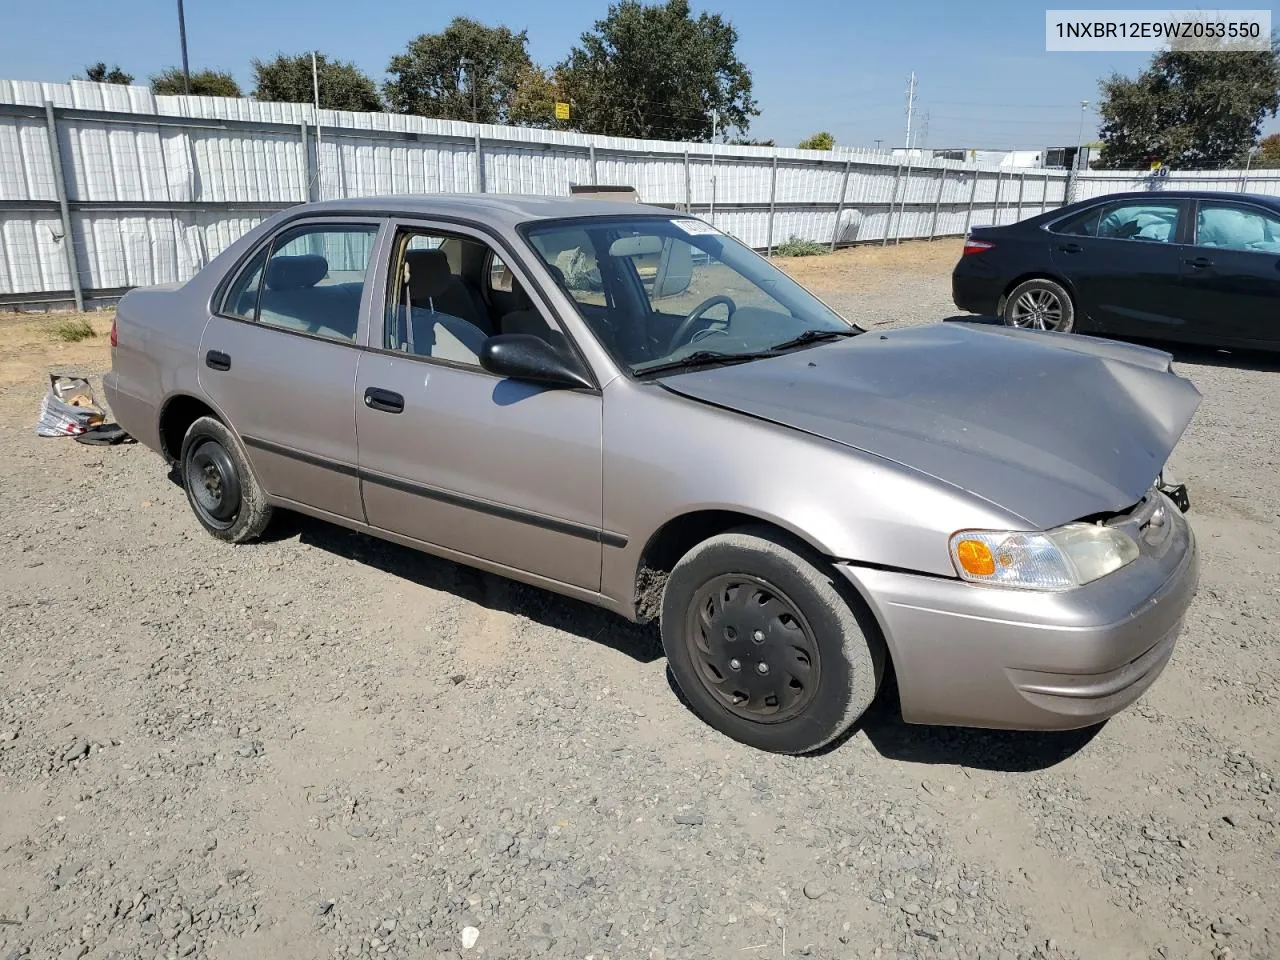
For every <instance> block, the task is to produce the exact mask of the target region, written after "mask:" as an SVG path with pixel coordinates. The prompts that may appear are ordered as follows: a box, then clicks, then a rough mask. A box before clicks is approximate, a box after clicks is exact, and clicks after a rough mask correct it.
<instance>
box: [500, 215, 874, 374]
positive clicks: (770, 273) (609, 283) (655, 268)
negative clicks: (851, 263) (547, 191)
mask: <svg viewBox="0 0 1280 960" xmlns="http://www.w3.org/2000/svg"><path fill="white" fill-rule="evenodd" d="M525 232H526V236H527V238H528V240H529V242H530V243H531V244H532V245H533V247H534V249H535V250H536V251H537V253H538V255H539V256H540V257H541V258H542V260H543V262H544V263H546V265H547V266H548V268H549V269H550V270H551V273H552V275H553V276H554V277H555V278H556V280H557V282H559V283H560V285H561V286H562V287H563V288H564V290H565V291H566V292H567V293H568V294H569V296H570V297H572V298H573V300H574V302H575V303H576V304H577V306H578V311H579V312H580V313H581V314H582V317H583V319H584V320H585V321H586V322H587V324H588V326H590V327H591V329H592V331H593V332H594V333H595V335H596V336H597V337H598V338H599V339H600V341H601V343H602V344H603V345H604V346H605V348H606V349H607V350H609V352H610V353H611V354H612V355H613V357H614V358H615V359H616V360H617V361H619V362H620V363H622V364H625V365H626V366H627V367H628V368H629V369H630V370H631V372H632V373H633V374H637V375H642V374H644V373H646V372H648V371H652V372H653V373H659V372H667V371H671V370H676V369H680V368H681V366H682V365H684V361H686V360H687V361H688V364H689V365H695V364H705V363H708V362H712V363H714V362H716V361H717V360H723V361H724V362H743V361H745V360H747V359H753V358H757V357H760V356H769V355H772V353H773V352H774V351H782V350H790V349H799V348H800V347H802V346H805V345H809V344H814V343H821V342H824V341H826V340H830V339H834V338H837V337H839V336H848V335H850V334H852V333H857V332H859V331H858V328H856V327H854V326H852V325H850V324H849V323H848V322H846V321H845V320H843V319H842V318H840V317H839V316H837V315H836V314H835V313H833V312H832V311H831V310H829V309H828V308H827V307H825V306H823V304H822V303H821V302H820V301H819V300H817V299H816V298H814V297H813V296H812V295H811V294H809V293H808V292H807V291H805V289H804V288H803V287H801V286H800V285H799V284H798V283H796V282H795V281H794V280H792V279H791V278H790V277H788V276H787V275H786V274H785V273H783V272H782V271H781V270H779V269H777V268H776V267H775V266H773V265H772V264H771V263H769V262H768V261H767V260H765V259H763V258H761V257H759V256H757V255H756V254H755V253H753V252H752V251H751V250H750V249H749V248H748V247H746V246H744V245H743V244H741V243H739V242H738V241H737V240H734V239H733V238H732V237H729V236H726V235H725V234H723V233H721V232H720V231H718V230H716V229H715V228H713V227H711V226H710V225H709V224H707V223H705V222H703V221H702V220H695V219H692V218H679V217H673V218H670V219H668V218H663V217H653V216H637V217H616V218H615V217H594V218H584V219H581V220H556V221H547V222H540V223H535V224H533V225H531V226H530V227H528V228H527V229H526V231H525Z"/></svg>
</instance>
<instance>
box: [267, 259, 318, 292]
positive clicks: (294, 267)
mask: <svg viewBox="0 0 1280 960" xmlns="http://www.w3.org/2000/svg"><path fill="white" fill-rule="evenodd" d="M328 272H329V261H328V260H326V259H325V258H324V257H322V256H320V255H319V254H318V253H304V254H300V255H298V256H296V257H272V258H271V262H270V263H268V264H267V289H268V290H298V289H301V288H302V287H314V286H315V285H316V284H317V283H319V282H320V281H321V280H323V279H324V278H325V275H326V274H328Z"/></svg>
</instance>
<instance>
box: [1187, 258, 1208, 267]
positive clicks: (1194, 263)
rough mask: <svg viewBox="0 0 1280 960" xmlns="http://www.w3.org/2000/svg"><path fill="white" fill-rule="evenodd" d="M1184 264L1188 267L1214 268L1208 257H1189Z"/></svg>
mask: <svg viewBox="0 0 1280 960" xmlns="http://www.w3.org/2000/svg"><path fill="white" fill-rule="evenodd" d="M1182 262H1183V263H1185V264H1186V265H1187V266H1188V267H1196V268H1203V267H1212V266H1213V261H1212V260H1210V259H1209V258H1208V257H1188V258H1187V259H1185V260H1183V261H1182Z"/></svg>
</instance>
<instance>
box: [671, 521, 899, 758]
mask: <svg viewBox="0 0 1280 960" xmlns="http://www.w3.org/2000/svg"><path fill="white" fill-rule="evenodd" d="M808 554H809V551H807V550H806V549H804V547H803V545H801V544H797V543H793V542H791V541H790V540H789V539H787V538H785V537H782V536H779V535H777V534H775V533H774V532H773V531H772V530H769V529H766V528H753V527H744V528H741V529H739V530H734V531H730V532H729V533H726V534H722V535H720V536H716V537H712V538H711V539H709V540H706V541H704V542H703V543H700V544H699V545H698V546H696V547H694V548H693V549H692V550H691V551H690V552H689V553H688V554H686V555H685V556H684V557H683V558H682V559H681V560H680V562H679V563H677V564H676V566H675V569H674V570H672V571H671V576H670V578H669V579H668V580H667V586H666V591H665V593H664V595H663V603H662V643H663V647H664V648H665V650H666V653H667V662H668V664H669V665H670V668H671V673H672V675H673V676H674V677H675V680H676V683H677V685H678V686H679V687H680V690H681V692H682V693H683V694H684V695H685V697H686V698H687V699H688V701H689V704H690V706H692V708H693V710H694V712H695V713H697V714H698V716H700V717H701V718H702V719H703V720H705V721H706V722H707V723H708V724H710V725H711V726H713V727H715V728H716V729H717V730H719V731H721V732H722V733H724V734H727V735H728V736H730V737H732V738H733V739H735V740H738V741H740V742H742V743H746V744H748V745H750V746H753V747H758V748H760V749H762V750H770V751H774V752H777V753H792V754H794V753H807V752H809V751H812V750H816V749H818V748H819V747H821V746H823V745H824V744H827V743H829V742H830V741H832V740H834V739H835V738H837V737H839V736H840V735H841V734H842V733H844V732H845V731H846V730H848V729H849V727H850V726H852V724H853V722H854V721H855V720H857V719H858V717H859V716H861V715H862V713H863V712H864V711H865V710H866V709H867V707H868V706H870V705H871V702H872V700H874V699H875V695H876V690H877V688H878V687H879V683H880V677H881V675H882V673H883V667H884V657H883V653H882V649H883V648H882V647H881V645H880V641H879V636H878V634H877V633H876V631H875V628H874V626H873V625H872V624H871V623H870V622H869V620H868V619H867V618H866V616H865V614H862V613H861V612H860V611H859V612H855V609H854V607H852V606H851V605H850V604H849V602H848V601H847V600H846V599H845V597H844V596H843V595H842V594H841V592H840V590H839V589H837V587H836V584H835V581H834V580H833V579H832V576H831V575H830V574H829V573H827V572H825V571H824V569H823V565H822V563H821V560H820V559H819V558H816V557H811V556H809V555H808Z"/></svg>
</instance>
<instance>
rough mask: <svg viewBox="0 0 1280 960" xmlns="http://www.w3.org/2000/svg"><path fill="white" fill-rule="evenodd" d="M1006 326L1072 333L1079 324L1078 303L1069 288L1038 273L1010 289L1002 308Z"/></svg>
mask: <svg viewBox="0 0 1280 960" xmlns="http://www.w3.org/2000/svg"><path fill="white" fill-rule="evenodd" d="M1001 316H1002V317H1003V319H1004V322H1005V326H1008V327H1021V328H1023V329H1030V330H1053V331H1056V332H1058V333H1070V332H1071V331H1073V330H1074V329H1075V328H1076V305H1075V303H1074V301H1072V299H1071V294H1070V293H1069V292H1068V291H1067V288H1066V287H1064V286H1063V285H1062V284H1060V283H1057V282H1056V281H1054V280H1047V279H1045V278H1044V277H1037V278H1035V279H1034V280H1025V281H1023V282H1022V283H1020V284H1018V285H1017V286H1016V287H1014V288H1013V289H1012V290H1010V291H1009V295H1008V296H1007V297H1005V298H1004V309H1003V310H1002V311H1001Z"/></svg>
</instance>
